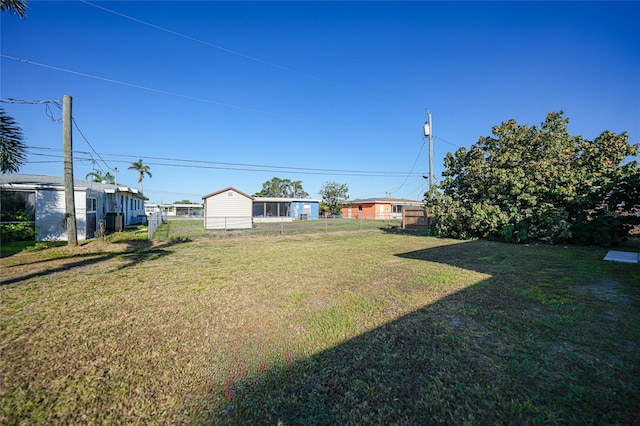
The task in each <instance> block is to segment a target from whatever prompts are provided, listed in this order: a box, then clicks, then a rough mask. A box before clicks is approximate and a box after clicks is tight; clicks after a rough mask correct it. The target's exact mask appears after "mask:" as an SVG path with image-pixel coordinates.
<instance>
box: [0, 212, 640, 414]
mask: <svg viewBox="0 0 640 426" xmlns="http://www.w3.org/2000/svg"><path fill="white" fill-rule="evenodd" d="M355 222H357V221H352V222H351V224H346V225H344V226H345V227H346V226H354V225H353V224H354V223H355ZM336 223H337V222H336ZM198 225H199V227H198ZM320 228H321V227H320ZM379 228H383V229H379ZM384 228H385V227H381V226H372V229H368V228H367V229H364V228H360V227H358V226H356V227H355V228H354V229H347V228H345V229H342V230H340V232H327V230H326V229H325V230H324V232H311V233H302V231H300V232H289V233H287V232H285V233H284V235H279V234H278V233H277V232H276V233H275V234H274V235H266V234H265V233H253V234H251V233H249V234H246V235H235V236H234V235H230V234H229V233H227V234H225V233H215V232H214V233H211V232H203V231H202V230H201V222H196V225H194V224H192V223H191V222H187V221H185V222H170V223H169V224H168V225H165V226H164V227H163V228H161V229H160V230H159V231H158V232H157V234H156V238H157V240H156V241H154V242H153V243H147V242H146V241H145V238H146V234H145V233H144V231H140V232H131V233H123V234H121V235H118V236H117V238H116V237H110V239H108V240H107V241H93V242H90V243H87V244H82V245H80V246H79V247H77V248H73V249H72V248H68V247H65V246H63V247H49V248H43V249H41V250H30V251H23V252H20V253H17V254H13V255H9V256H6V257H3V258H2V259H0V268H1V272H2V275H1V277H0V280H1V281H0V424H20V423H24V424H51V423H54V424H59V423H62V424H70V423H81V424H104V423H107V424H113V423H116V424H130V423H138V424H158V423H162V424H167V423H170V424H184V423H188V424H210V423H214V424H256V423H257V424H277V423H278V422H281V423H282V424H354V423H358V424H361V423H367V424H370V423H376V424H389V423H395V424H431V423H449V424H500V423H502V424H504V423H509V424H554V423H557V424H567V423H569V424H638V423H639V422H640V415H639V414H638V410H637V407H638V406H640V370H639V367H640V315H639V306H640V265H632V264H620V263H612V262H604V261H602V260H601V259H602V258H603V257H604V255H605V254H606V252H607V249H600V248H593V247H569V248H565V247H561V246H536V245H530V246H525V245H505V244H500V243H493V242H487V241H471V242H459V241H453V240H442V239H435V238H430V237H425V236H417V235H407V234H403V233H401V232H398V231H397V230H396V229H393V228H389V229H384ZM126 234H128V235H126Z"/></svg>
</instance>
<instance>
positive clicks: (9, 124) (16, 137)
mask: <svg viewBox="0 0 640 426" xmlns="http://www.w3.org/2000/svg"><path fill="white" fill-rule="evenodd" d="M22 139H23V135H22V129H21V128H20V126H18V124H17V123H16V122H15V121H14V120H13V118H12V117H11V116H9V115H8V114H7V113H6V112H5V110H4V108H2V107H0V172H2V173H17V172H18V171H19V170H20V167H21V166H22V165H23V164H24V163H25V161H26V157H25V154H24V151H25V149H26V147H25V145H24V142H23V141H22Z"/></svg>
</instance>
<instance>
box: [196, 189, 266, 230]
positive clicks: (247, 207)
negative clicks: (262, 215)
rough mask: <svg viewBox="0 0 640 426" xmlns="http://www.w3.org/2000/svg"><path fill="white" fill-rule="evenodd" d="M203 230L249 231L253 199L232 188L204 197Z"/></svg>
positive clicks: (251, 224)
mask: <svg viewBox="0 0 640 426" xmlns="http://www.w3.org/2000/svg"><path fill="white" fill-rule="evenodd" d="M202 199H203V200H204V228H205V229H249V228H251V227H252V226H253V221H252V220H251V207H252V203H253V197H252V196H251V195H247V194H245V193H244V192H242V191H239V190H237V189H235V188H233V187H231V186H230V187H228V188H224V189H221V190H219V191H216V192H212V193H211V194H207V195H204V196H203V197H202Z"/></svg>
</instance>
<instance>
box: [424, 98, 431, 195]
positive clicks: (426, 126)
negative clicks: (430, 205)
mask: <svg viewBox="0 0 640 426" xmlns="http://www.w3.org/2000/svg"><path fill="white" fill-rule="evenodd" d="M427 119H428V121H427V122H426V123H424V136H425V137H429V191H431V188H432V187H433V121H431V111H429V110H427Z"/></svg>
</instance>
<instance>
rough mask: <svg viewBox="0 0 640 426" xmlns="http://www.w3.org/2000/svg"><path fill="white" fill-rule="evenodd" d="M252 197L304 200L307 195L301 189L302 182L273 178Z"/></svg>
mask: <svg viewBox="0 0 640 426" xmlns="http://www.w3.org/2000/svg"><path fill="white" fill-rule="evenodd" d="M253 196H254V197H281V198H306V197H308V196H309V194H308V193H307V192H306V191H305V190H304V189H302V181H299V180H296V181H292V180H290V179H280V178H279V177H273V178H272V179H271V180H268V181H266V182H265V183H263V184H262V189H261V190H260V192H256V193H255V194H253Z"/></svg>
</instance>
